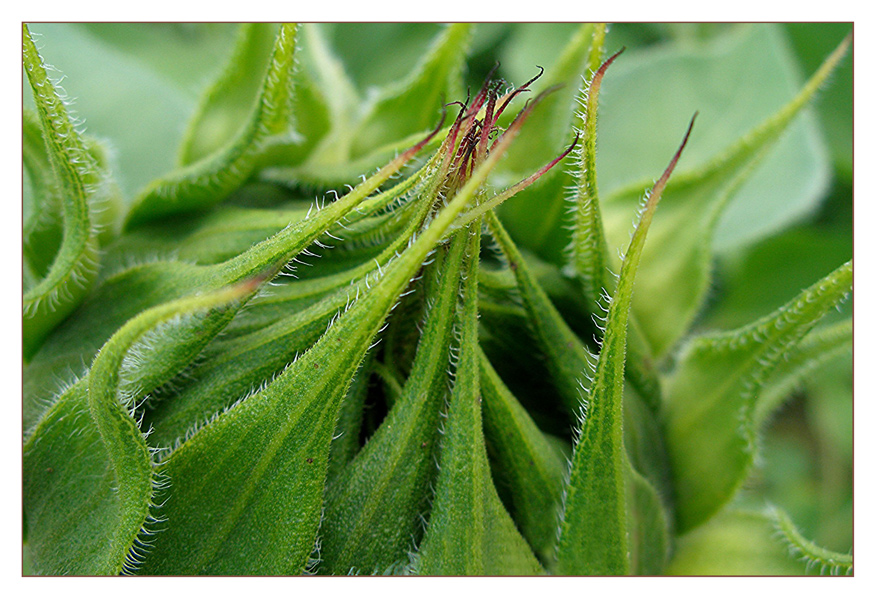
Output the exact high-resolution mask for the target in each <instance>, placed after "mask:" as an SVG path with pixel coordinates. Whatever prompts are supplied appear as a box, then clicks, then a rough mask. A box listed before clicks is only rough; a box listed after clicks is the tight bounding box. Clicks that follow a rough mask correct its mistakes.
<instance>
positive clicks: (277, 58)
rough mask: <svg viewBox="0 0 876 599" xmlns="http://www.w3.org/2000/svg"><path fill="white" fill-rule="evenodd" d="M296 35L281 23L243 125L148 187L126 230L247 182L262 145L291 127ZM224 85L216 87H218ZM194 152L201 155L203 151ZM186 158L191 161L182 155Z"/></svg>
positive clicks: (242, 57) (214, 200)
mask: <svg viewBox="0 0 876 599" xmlns="http://www.w3.org/2000/svg"><path fill="white" fill-rule="evenodd" d="M296 32H297V26H295V25H290V24H283V25H282V26H281V27H280V30H279V33H278V34H277V37H276V39H275V41H274V45H273V48H272V50H271V54H270V59H269V60H268V64H267V67H266V72H265V74H264V76H263V78H262V84H261V88H260V89H259V94H258V96H257V98H258V99H257V101H256V102H255V103H254V104H253V105H252V106H251V107H250V110H249V111H248V114H249V116H248V120H247V122H246V124H245V125H244V126H243V127H242V128H241V129H240V130H239V131H238V132H237V133H236V134H235V135H234V137H233V138H231V139H229V140H227V141H226V142H225V143H224V144H223V145H221V146H220V147H219V148H218V149H215V150H214V151H213V152H212V153H210V154H208V155H205V156H203V157H202V158H200V159H199V160H198V161H197V162H195V163H193V164H188V165H187V166H183V167H180V168H179V169H177V170H174V171H172V172H171V173H170V174H167V175H165V176H163V177H160V178H159V179H156V180H155V181H153V182H151V183H150V184H149V185H148V186H147V187H146V188H145V189H144V190H143V191H141V192H140V193H139V194H138V195H137V197H136V198H135V199H134V203H133V204H132V205H131V209H130V211H129V212H128V215H127V218H126V221H125V227H126V228H129V229H131V228H134V227H136V226H137V225H139V224H142V223H144V222H147V221H149V220H154V219H156V218H159V217H166V216H168V215H173V214H176V213H180V212H187V211H194V210H199V209H204V208H208V207H210V206H213V205H215V204H218V203H219V202H221V201H222V200H224V199H225V198H226V197H227V196H228V195H230V194H231V192H232V191H234V190H235V189H236V188H237V187H239V186H240V184H241V183H243V182H244V181H245V180H246V179H247V178H248V177H249V175H250V174H251V172H252V169H253V168H254V167H255V160H256V155H257V153H258V152H259V151H260V150H261V144H262V143H263V142H264V141H265V139H266V138H268V137H269V136H270V135H276V134H278V133H281V132H284V131H286V129H287V128H288V125H289V120H290V118H291V114H290V113H291V105H292V88H293V84H294V77H293V73H292V71H293V66H294V58H295V49H296V41H295V38H296ZM233 58H234V60H236V61H240V62H246V61H247V60H248V56H247V55H246V53H245V52H241V53H239V54H235V56H234V57H233ZM248 68H251V67H249V65H247V66H246V67H244V70H243V71H241V72H246V69H248ZM232 72H234V71H232ZM222 85H223V84H222V83H220V88H222ZM214 89H219V88H214ZM196 151H197V152H199V153H202V152H203V151H204V150H203V149H199V150H196ZM185 158H189V159H191V158H192V157H191V156H188V157H186V155H185V154H184V160H185ZM184 164H185V162H184Z"/></svg>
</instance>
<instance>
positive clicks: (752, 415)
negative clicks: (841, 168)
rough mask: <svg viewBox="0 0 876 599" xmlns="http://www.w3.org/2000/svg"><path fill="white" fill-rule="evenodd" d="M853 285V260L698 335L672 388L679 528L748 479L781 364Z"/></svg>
mask: <svg viewBox="0 0 876 599" xmlns="http://www.w3.org/2000/svg"><path fill="white" fill-rule="evenodd" d="M851 285H852V264H851V262H847V263H846V264H844V265H843V266H841V267H840V268H838V269H837V270H835V271H834V272H833V273H831V274H830V275H828V276H827V277H825V278H824V279H821V280H820V281H818V282H817V283H815V284H814V285H813V286H811V287H809V288H808V289H806V290H804V291H803V292H802V293H801V294H799V295H798V296H797V297H796V298H794V299H793V300H791V301H790V302H789V303H787V304H785V306H783V307H782V308H780V309H779V310H777V311H775V312H773V313H772V314H770V315H769V316H766V317H764V318H762V319H760V320H758V321H756V322H754V323H752V324H750V325H748V326H746V327H743V328H741V329H737V330H735V331H730V332H726V333H719V334H713V335H705V336H702V337H696V338H694V339H693V340H691V341H690V342H688V344H687V345H686V346H685V347H683V348H682V351H681V354H680V356H679V359H678V366H677V368H676V369H675V371H674V372H673V373H672V374H671V375H670V377H669V379H668V381H667V385H666V396H667V404H666V434H667V448H668V450H669V457H670V461H671V464H672V470H673V476H674V480H675V497H676V509H677V518H678V526H679V529H680V530H681V531H686V530H690V529H691V528H694V527H695V526H697V525H699V524H701V523H703V522H704V521H705V520H706V519H708V518H709V517H710V516H711V515H712V514H714V513H715V512H716V511H717V510H718V509H719V508H720V507H721V506H722V505H724V504H725V503H727V502H728V501H729V500H730V499H731V498H732V497H733V495H734V494H735V493H736V491H737V490H738V488H739V486H740V485H741V484H742V483H743V481H744V480H745V477H746V475H747V473H748V470H749V468H750V466H751V463H752V461H753V459H754V455H755V452H756V443H755V440H756V435H757V432H758V430H759V427H760V425H761V424H762V422H759V420H758V418H756V416H759V417H760V418H761V419H762V418H763V417H764V415H763V414H758V413H757V404H758V402H759V401H760V399H759V398H760V395H759V394H760V391H761V389H762V388H763V385H764V383H765V381H766V377H768V376H769V374H770V373H771V372H772V371H773V370H774V369H775V367H776V365H777V363H778V361H779V360H780V359H781V358H782V356H784V355H786V354H787V352H789V351H790V350H793V348H794V347H795V346H796V345H797V344H798V343H799V342H800V340H801V339H802V338H803V336H804V335H806V333H808V332H809V331H810V330H811V329H812V327H813V326H814V325H815V324H816V323H817V322H818V320H819V319H820V318H821V317H822V316H823V315H824V314H825V313H826V312H827V311H828V310H830V308H832V307H833V306H834V305H836V304H837V303H839V302H840V301H842V299H843V298H844V297H845V296H846V295H847V294H848V292H849V291H850V289H851Z"/></svg>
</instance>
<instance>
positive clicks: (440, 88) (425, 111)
mask: <svg viewBox="0 0 876 599" xmlns="http://www.w3.org/2000/svg"><path fill="white" fill-rule="evenodd" d="M472 27H473V25H472V24H471V23H453V24H451V25H448V26H447V27H446V29H445V30H444V31H443V32H441V34H440V35H438V36H437V37H436V39H435V41H434V42H433V44H432V47H431V48H430V49H429V50H428V51H427V52H425V53H424V54H423V58H422V59H421V61H420V63H419V64H418V65H417V67H416V68H414V69H413V70H412V71H411V72H410V74H409V75H408V76H407V77H405V79H403V80H401V81H398V82H396V83H394V84H392V85H388V86H387V87H385V88H383V89H382V90H380V92H379V95H378V97H377V99H376V101H375V103H374V105H373V107H372V108H371V109H370V111H369V112H368V114H366V115H365V116H364V117H363V119H362V121H361V123H359V124H358V126H357V129H356V131H355V133H354V134H353V143H352V145H351V148H350V151H351V155H350V156H349V157H348V158H356V157H360V156H363V155H366V154H368V153H369V152H370V151H371V150H372V149H373V148H375V147H380V146H383V145H386V144H388V143H391V142H394V141H396V140H398V139H403V138H405V137H407V136H409V135H413V134H417V133H418V132H422V131H426V130H427V129H428V128H429V126H430V124H431V123H433V122H434V121H435V115H437V114H439V113H440V111H441V107H442V106H443V105H444V104H446V103H447V102H451V101H453V100H455V99H457V98H459V96H460V95H461V93H462V70H463V65H464V59H465V54H466V51H467V49H468V45H469V40H470V38H471V30H472Z"/></svg>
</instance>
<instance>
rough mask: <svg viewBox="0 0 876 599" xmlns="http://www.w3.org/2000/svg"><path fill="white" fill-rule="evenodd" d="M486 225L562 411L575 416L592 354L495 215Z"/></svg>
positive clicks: (591, 369)
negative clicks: (512, 278) (504, 261)
mask: <svg viewBox="0 0 876 599" xmlns="http://www.w3.org/2000/svg"><path fill="white" fill-rule="evenodd" d="M487 224H488V225H489V227H490V232H491V233H492V235H493V237H494V238H495V240H496V241H497V242H498V244H499V247H500V248H501V249H502V253H503V254H504V256H505V257H506V259H507V261H508V267H509V268H510V269H511V271H512V272H513V273H514V275H515V278H516V280H517V288H518V290H519V292H520V296H521V298H522V300H523V306H524V308H525V309H526V314H527V317H528V320H529V324H530V327H531V329H532V332H533V334H534V336H535V339H536V341H537V343H538V347H539V349H540V350H541V351H542V352H544V354H545V357H546V362H547V367H548V370H549V371H550V373H551V379H552V380H551V383H552V384H553V385H554V386H555V387H556V389H557V391H558V393H559V394H560V398H561V400H562V403H563V406H564V407H565V409H566V410H567V411H568V412H569V413H571V414H576V413H577V412H578V410H579V408H580V405H581V389H582V382H583V381H584V380H586V379H589V378H590V377H591V376H592V373H593V355H592V354H591V353H590V351H589V350H588V349H587V347H586V346H585V345H584V344H583V343H582V342H581V341H580V340H579V339H578V337H577V336H576V335H575V333H574V332H573V331H572V329H570V328H569V325H567V324H566V322H565V321H564V320H563V318H562V316H561V315H560V313H559V312H558V311H557V309H556V308H555V307H554V305H553V304H552V303H551V301H550V299H549V298H548V296H547V294H546V293H545V292H544V289H542V288H541V286H540V285H539V284H538V281H537V280H536V279H535V277H534V276H533V274H532V273H531V272H530V270H529V268H528V267H527V265H526V261H525V260H524V258H523V256H522V254H521V253H520V250H519V249H517V246H516V245H515V244H514V241H513V240H512V239H511V236H510V235H508V233H507V232H506V231H505V228H504V227H503V226H502V223H501V222H500V221H499V219H498V217H497V216H495V214H494V213H492V212H491V213H489V214H488V215H487Z"/></svg>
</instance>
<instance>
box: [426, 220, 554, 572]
mask: <svg viewBox="0 0 876 599" xmlns="http://www.w3.org/2000/svg"><path fill="white" fill-rule="evenodd" d="M479 247H480V231H479V229H476V230H475V232H474V233H473V234H471V235H470V238H469V240H468V247H467V252H466V253H467V256H468V260H467V267H466V269H465V273H464V285H463V292H462V295H463V298H462V303H461V309H460V310H459V318H458V322H457V325H456V326H457V327H458V328H459V333H458V345H456V346H455V348H454V352H455V354H456V372H455V376H454V383H453V389H452V391H451V396H450V409H449V412H448V416H447V422H446V423H445V425H444V427H445V436H444V439H443V440H442V443H441V457H440V461H439V467H440V471H439V474H438V481H437V483H436V491H435V499H434V503H433V507H432V513H431V515H430V517H429V524H428V526H427V527H426V534H425V536H424V538H423V543H422V545H421V547H420V550H419V552H418V554H417V556H416V557H415V559H414V563H413V571H414V572H415V573H416V574H422V575H433V576H434V575H448V574H453V575H457V576H458V575H478V576H484V575H503V574H504V575H510V574H515V575H533V574H539V573H541V566H540V565H539V563H538V561H537V560H536V559H535V556H534V555H533V554H532V550H531V549H530V548H529V546H528V545H527V544H526V541H524V540H523V537H522V536H520V533H519V532H518V531H517V529H516V528H515V526H514V522H513V521H512V520H511V516H509V515H508V512H507V511H505V508H504V507H503V506H502V503H501V501H500V500H499V496H498V494H497V493H496V489H495V487H494V486H493V482H492V480H491V478H490V466H489V463H488V461H487V451H486V448H485V446H484V437H483V430H482V428H481V405H480V404H481V402H480V392H479V366H478V362H479V361H478V354H477V264H478V261H477V259H476V257H477V256H478V253H479Z"/></svg>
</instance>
